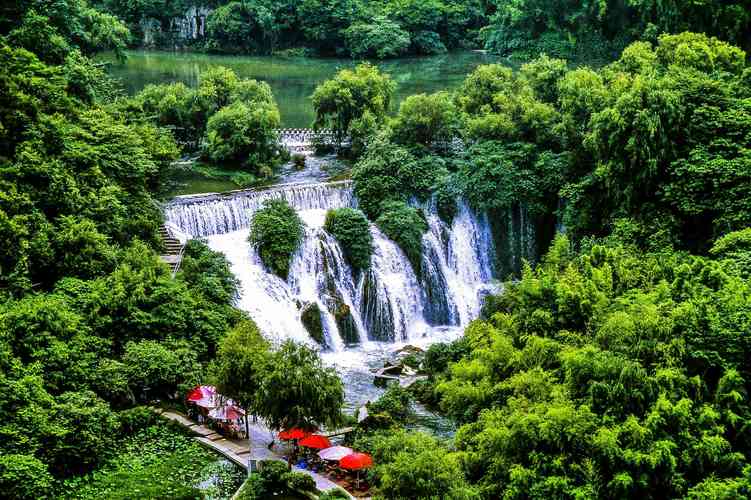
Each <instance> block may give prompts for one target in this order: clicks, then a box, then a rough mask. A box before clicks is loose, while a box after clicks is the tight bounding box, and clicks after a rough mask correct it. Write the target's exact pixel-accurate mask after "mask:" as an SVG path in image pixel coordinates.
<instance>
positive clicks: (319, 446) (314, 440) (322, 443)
mask: <svg viewBox="0 0 751 500" xmlns="http://www.w3.org/2000/svg"><path fill="white" fill-rule="evenodd" d="M299 445H300V446H304V447H305V448H315V449H316V450H323V449H324V448H328V447H330V446H331V441H329V438H327V437H326V436H320V435H318V434H313V435H312V436H308V437H306V438H303V439H301V440H300V443H299Z"/></svg>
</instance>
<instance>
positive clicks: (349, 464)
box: [339, 452, 373, 470]
mask: <svg viewBox="0 0 751 500" xmlns="http://www.w3.org/2000/svg"><path fill="white" fill-rule="evenodd" d="M339 466H340V467H343V468H345V469H350V470H360V469H367V468H368V467H372V466H373V458H372V457H371V456H370V455H368V454H367V453H358V452H355V453H352V454H351V455H347V456H346V457H344V458H342V459H341V460H339Z"/></svg>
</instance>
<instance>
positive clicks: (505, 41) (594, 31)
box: [482, 0, 751, 59]
mask: <svg viewBox="0 0 751 500" xmlns="http://www.w3.org/2000/svg"><path fill="white" fill-rule="evenodd" d="M494 4H495V7H496V8H495V12H494V13H493V14H492V15H491V16H490V20H489V24H488V26H487V27H485V28H483V33H482V36H483V39H484V41H485V46H486V48H488V49H490V50H493V51H495V52H498V53H502V54H504V53H514V52H521V53H523V54H525V55H528V54H533V53H539V52H546V53H548V54H550V55H553V54H555V55H558V56H563V57H582V56H583V57H590V58H591V57H592V56H593V55H600V56H602V57H605V58H608V59H609V58H610V56H611V54H613V52H614V51H616V52H617V51H619V50H620V49H622V48H623V47H624V46H625V45H626V44H627V43H628V42H630V41H633V40H635V39H639V38H641V39H644V40H650V39H651V40H654V37H656V36H657V35H659V34H661V33H679V32H681V31H697V32H704V33H707V34H708V35H714V36H717V37H721V38H723V39H724V40H727V41H729V42H731V43H735V44H738V45H742V44H745V48H749V45H748V44H749V40H751V37H750V36H749V35H751V12H750V11H749V8H748V4H747V3H746V2H744V1H742V0H731V1H719V0H708V1H702V2H695V3H692V2H688V3H687V2H681V1H674V0H668V1H661V0H630V1H627V2H623V1H618V0H598V1H594V2H590V1H582V0H552V1H550V0H497V1H496V2H494Z"/></svg>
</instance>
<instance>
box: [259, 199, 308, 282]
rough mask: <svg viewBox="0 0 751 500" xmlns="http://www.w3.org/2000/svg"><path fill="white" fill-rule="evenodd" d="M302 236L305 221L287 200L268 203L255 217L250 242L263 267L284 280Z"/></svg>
mask: <svg viewBox="0 0 751 500" xmlns="http://www.w3.org/2000/svg"><path fill="white" fill-rule="evenodd" d="M302 237H303V222H302V220H301V219H300V216H298V215H297V212H295V209H294V208H292V207H291V206H289V203H287V202H286V201H285V200H267V201H265V202H264V204H263V208H261V209H260V210H258V211H257V212H255V213H254V214H253V220H252V222H251V227H250V237H249V241H250V243H251V244H253V245H254V246H255V247H256V248H257V249H258V254H259V255H260V257H261V261H262V262H263V263H264V265H265V266H266V267H268V268H269V269H270V270H271V271H272V272H273V273H275V274H276V275H278V276H280V277H282V278H284V279H287V274H288V273H289V264H290V259H291V258H292V254H294V253H295V251H296V250H297V247H298V246H299V245H300V242H301V241H302Z"/></svg>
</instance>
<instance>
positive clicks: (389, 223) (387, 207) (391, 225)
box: [376, 201, 428, 272]
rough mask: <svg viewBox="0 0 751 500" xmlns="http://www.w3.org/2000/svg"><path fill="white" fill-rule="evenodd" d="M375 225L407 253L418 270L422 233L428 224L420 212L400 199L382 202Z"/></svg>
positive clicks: (416, 270)
mask: <svg viewBox="0 0 751 500" xmlns="http://www.w3.org/2000/svg"><path fill="white" fill-rule="evenodd" d="M376 225H377V226H378V227H379V228H380V229H381V231H383V233H384V234H385V235H386V236H388V237H389V238H391V239H392V240H393V241H394V242H395V243H396V244H397V245H399V247H400V248H401V249H402V250H403V251H404V253H405V254H406V255H407V258H408V259H409V261H410V262H411V263H412V267H413V268H414V269H415V272H419V271H420V261H421V258H422V235H423V233H425V231H427V230H428V224H427V222H425V217H424V215H423V214H422V212H421V211H420V210H418V209H416V208H414V207H410V206H409V205H407V204H406V203H404V202H401V201H392V202H387V203H384V205H383V209H382V213H381V215H380V216H379V217H378V219H377V220H376Z"/></svg>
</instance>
